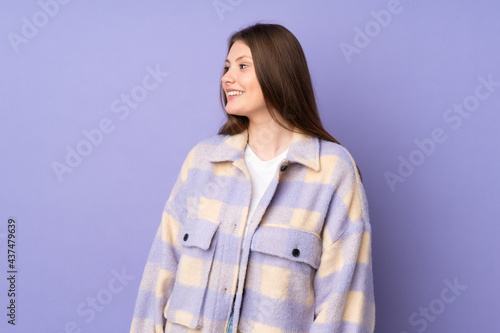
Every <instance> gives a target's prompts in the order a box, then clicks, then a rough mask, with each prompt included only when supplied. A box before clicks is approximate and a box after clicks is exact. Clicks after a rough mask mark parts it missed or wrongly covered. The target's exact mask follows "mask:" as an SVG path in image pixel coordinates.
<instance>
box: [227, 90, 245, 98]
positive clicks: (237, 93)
mask: <svg viewBox="0 0 500 333" xmlns="http://www.w3.org/2000/svg"><path fill="white" fill-rule="evenodd" d="M244 93H245V92H244V91H241V90H231V91H228V92H227V98H228V99H233V98H237V97H238V96H241V95H243V94H244Z"/></svg>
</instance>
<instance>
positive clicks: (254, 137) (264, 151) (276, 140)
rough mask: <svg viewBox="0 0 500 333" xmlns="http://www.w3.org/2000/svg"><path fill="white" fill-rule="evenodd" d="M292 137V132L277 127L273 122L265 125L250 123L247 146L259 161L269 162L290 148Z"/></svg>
mask: <svg viewBox="0 0 500 333" xmlns="http://www.w3.org/2000/svg"><path fill="white" fill-rule="evenodd" d="M292 135H293V132H292V131H290V130H287V129H286V128H283V127H281V126H279V125H278V124H277V123H276V122H275V121H274V120H272V121H268V122H265V123H262V122H261V123H253V122H250V124H249V126H248V145H249V146H250V148H252V150H253V152H254V153H255V154H256V155H257V156H258V157H259V158H260V159H261V160H263V161H269V160H271V159H273V158H275V157H276V156H278V155H280V154H281V153H283V152H284V151H285V150H286V149H287V148H288V147H289V146H290V142H291V140H292Z"/></svg>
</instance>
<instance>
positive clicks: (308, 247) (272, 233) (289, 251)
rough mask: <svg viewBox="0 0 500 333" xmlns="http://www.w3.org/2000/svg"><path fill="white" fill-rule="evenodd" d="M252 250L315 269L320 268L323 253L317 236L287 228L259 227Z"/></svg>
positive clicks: (254, 236)
mask: <svg viewBox="0 0 500 333" xmlns="http://www.w3.org/2000/svg"><path fill="white" fill-rule="evenodd" d="M250 248H251V250H252V251H258V252H263V253H267V254H272V255H275V256H278V257H281V258H285V259H289V260H293V261H300V262H303V263H306V264H309V265H310V266H312V267H313V268H315V269H317V268H318V267H319V263H320V260H321V252H322V244H321V240H320V239H319V237H318V236H317V235H316V234H314V233H312V232H310V231H306V230H300V229H295V228H290V227H287V226H269V225H262V226H259V227H258V228H257V230H256V231H255V234H254V235H253V238H252V244H251V246H250Z"/></svg>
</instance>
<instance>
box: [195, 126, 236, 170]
mask: <svg viewBox="0 0 500 333" xmlns="http://www.w3.org/2000/svg"><path fill="white" fill-rule="evenodd" d="M228 136H229V135H228V134H216V135H212V136H210V137H207V138H204V139H201V140H200V141H198V142H197V143H196V144H195V145H194V146H192V147H191V148H190V149H189V152H188V153H187V156H186V158H185V163H187V164H188V166H189V167H192V166H193V165H199V164H200V163H203V162H206V161H207V160H208V157H210V156H211V154H212V153H213V152H214V151H215V150H216V149H217V147H218V146H219V145H220V144H221V143H222V142H223V141H224V140H225V139H226V138H227V137H228Z"/></svg>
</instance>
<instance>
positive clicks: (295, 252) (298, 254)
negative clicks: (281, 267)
mask: <svg viewBox="0 0 500 333" xmlns="http://www.w3.org/2000/svg"><path fill="white" fill-rule="evenodd" d="M292 255H293V256H294V257H298V256H300V250H299V249H293V251H292Z"/></svg>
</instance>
